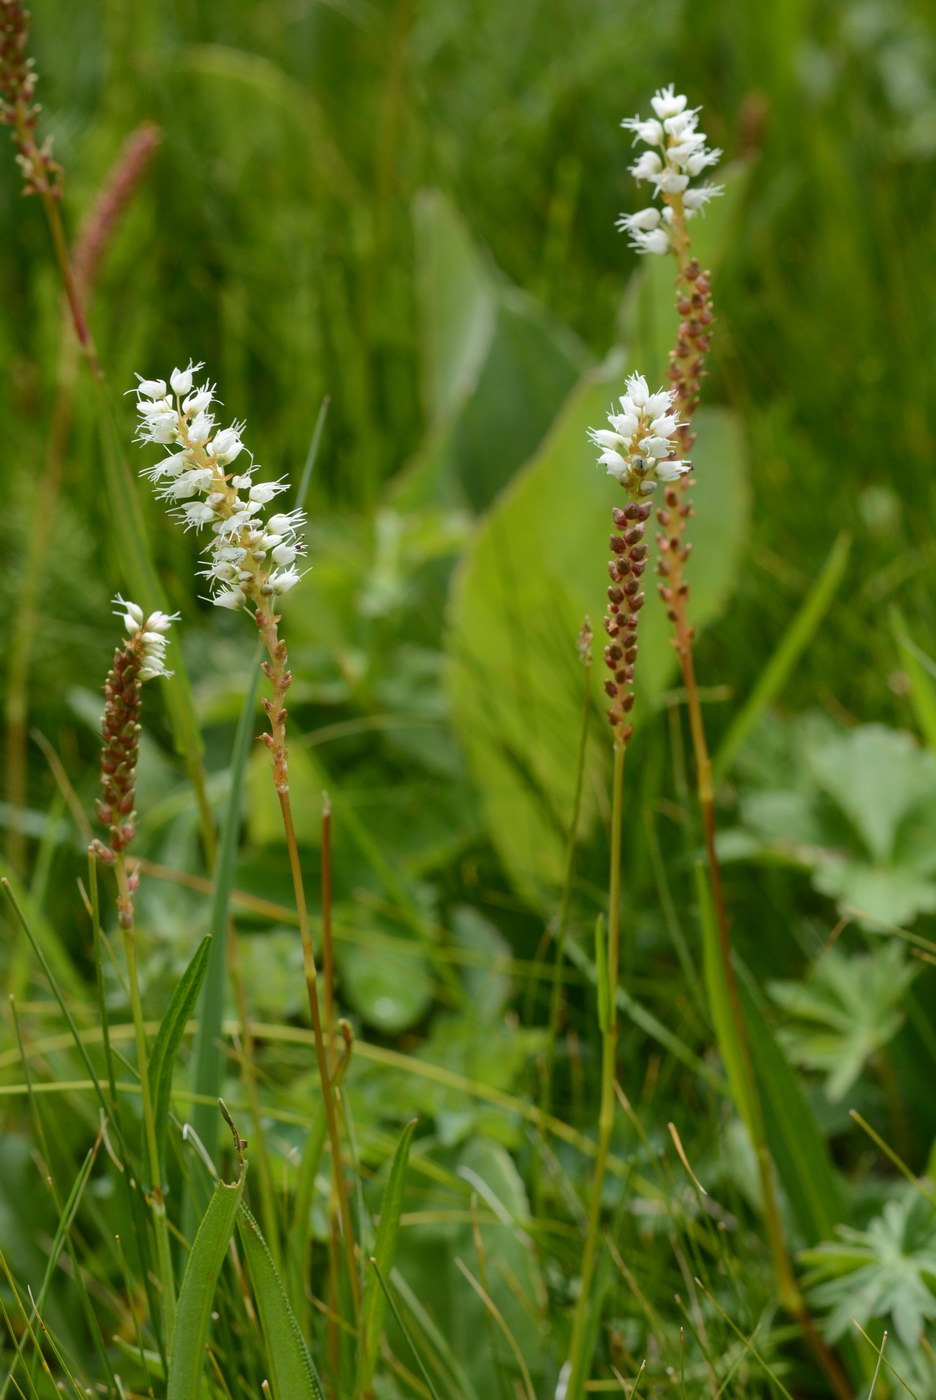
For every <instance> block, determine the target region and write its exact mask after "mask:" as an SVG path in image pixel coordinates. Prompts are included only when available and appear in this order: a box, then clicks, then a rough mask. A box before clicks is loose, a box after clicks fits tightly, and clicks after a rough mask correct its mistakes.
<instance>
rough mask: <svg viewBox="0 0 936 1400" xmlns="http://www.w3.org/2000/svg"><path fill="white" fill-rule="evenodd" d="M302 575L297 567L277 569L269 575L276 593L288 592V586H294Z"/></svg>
mask: <svg viewBox="0 0 936 1400" xmlns="http://www.w3.org/2000/svg"><path fill="white" fill-rule="evenodd" d="M301 577H302V575H301V574H300V572H299V570H298V569H292V568H289V569H277V570H276V572H275V573H274V574H271V575H270V583H271V584H272V585H273V590H274V592H276V593H288V592H289V590H290V588H294V587H295V586H296V584H297V583H298V582H299V580H300V578H301Z"/></svg>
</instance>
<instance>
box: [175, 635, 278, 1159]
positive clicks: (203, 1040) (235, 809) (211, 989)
mask: <svg viewBox="0 0 936 1400" xmlns="http://www.w3.org/2000/svg"><path fill="white" fill-rule="evenodd" d="M259 661H260V649H259V647H258V649H257V654H256V657H255V662H256V664H255V665H254V666H253V668H252V671H251V679H250V684H249V685H248V687H247V693H246V694H245V696H244V703H243V705H242V707H241V712H240V718H239V719H238V722H237V732H236V734H235V736H234V748H233V750H232V753H231V769H230V779H229V787H228V796H227V805H226V806H225V809H224V814H223V816H222V819H221V836H220V842H219V846H218V859H217V865H216V868H215V872H214V886H213V889H212V892H211V917H210V921H209V925H208V927H209V931H210V933H211V952H210V956H209V958H208V967H207V972H206V974H205V982H204V990H203V993H202V999H201V1007H200V1011H199V1017H198V1034H197V1036H196V1038H195V1082H194V1086H193V1087H194V1089H195V1092H196V1094H201V1095H204V1096H205V1098H204V1100H202V1101H201V1102H198V1101H196V1103H195V1106H194V1108H193V1110H192V1126H193V1127H194V1129H195V1131H196V1133H197V1134H198V1136H199V1138H200V1139H201V1142H202V1143H203V1145H204V1147H205V1150H206V1152H207V1153H208V1156H209V1157H212V1158H213V1157H214V1156H215V1155H216V1153H217V1145H218V1114H217V1111H216V1110H215V1109H214V1107H213V1106H212V1105H213V1104H214V1101H215V1099H217V1097H218V1095H219V1094H220V1093H221V1090H222V1088H223V1085H222V1077H223V1074H224V1065H223V1052H222V1044H221V1038H222V1037H221V1023H222V1020H223V1018H224V984H225V978H226V975H227V930H228V910H229V907H230V901H231V890H232V888H233V886H234V874H235V869H236V865H237V848H238V836H239V833H240V815H241V799H242V795H243V790H244V775H245V772H246V769H247V760H248V758H249V756H250V749H251V745H252V742H253V735H254V725H255V722H256V721H255V718H254V716H255V713H256V705H257V692H258V690H259V688H260V675H261V671H260V665H259Z"/></svg>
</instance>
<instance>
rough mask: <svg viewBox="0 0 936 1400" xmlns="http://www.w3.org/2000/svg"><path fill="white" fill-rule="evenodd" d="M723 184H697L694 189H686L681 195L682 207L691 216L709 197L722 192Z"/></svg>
mask: <svg viewBox="0 0 936 1400" xmlns="http://www.w3.org/2000/svg"><path fill="white" fill-rule="evenodd" d="M724 189H725V187H724V185H697V186H696V188H695V189H694V190H686V193H685V194H684V195H683V209H685V211H686V214H687V215H689V216H691V215H692V214H694V213H695V212H696V210H697V209H704V207H705V205H706V204H708V202H709V200H710V199H714V198H715V197H716V195H719V194H722V193H723V192H724Z"/></svg>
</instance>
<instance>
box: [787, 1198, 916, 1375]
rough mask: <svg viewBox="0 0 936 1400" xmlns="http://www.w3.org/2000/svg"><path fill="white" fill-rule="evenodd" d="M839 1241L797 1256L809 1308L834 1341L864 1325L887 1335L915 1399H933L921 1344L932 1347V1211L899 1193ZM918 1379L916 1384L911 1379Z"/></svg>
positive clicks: (890, 1353) (842, 1233) (842, 1232)
mask: <svg viewBox="0 0 936 1400" xmlns="http://www.w3.org/2000/svg"><path fill="white" fill-rule="evenodd" d="M838 1234H839V1239H838V1240H835V1241H827V1242H826V1243H824V1244H821V1245H817V1246H816V1248H815V1249H808V1250H804V1251H803V1254H802V1256H801V1258H802V1260H803V1263H804V1264H806V1266H807V1268H808V1271H809V1272H808V1273H807V1275H806V1280H805V1281H806V1283H807V1285H808V1287H809V1297H810V1301H811V1302H812V1304H813V1305H814V1306H815V1307H817V1308H820V1309H822V1310H823V1311H826V1312H827V1316H826V1319H825V1330H826V1334H827V1335H828V1337H829V1338H830V1339H831V1340H833V1341H834V1340H836V1339H837V1338H839V1337H842V1336H844V1335H845V1334H846V1333H848V1332H850V1331H851V1330H852V1325H853V1324H852V1319H853V1318H855V1319H856V1320H857V1321H858V1322H859V1323H860V1324H861V1325H862V1326H863V1327H868V1326H869V1324H871V1322H872V1320H874V1321H878V1320H880V1321H883V1322H884V1323H885V1324H886V1325H887V1326H888V1329H890V1328H892V1329H893V1331H894V1333H895V1334H896V1338H897V1341H898V1343H899V1348H900V1349H899V1350H897V1351H895V1350H894V1349H892V1348H888V1356H889V1359H890V1360H891V1361H892V1362H893V1363H894V1365H895V1366H896V1368H897V1370H898V1372H900V1373H902V1374H904V1375H906V1377H907V1379H908V1381H909V1382H910V1383H911V1384H917V1385H919V1384H920V1380H922V1389H921V1392H920V1393H921V1394H923V1395H925V1396H930V1395H932V1394H933V1373H932V1370H931V1368H930V1365H929V1362H928V1361H927V1360H926V1358H925V1353H923V1354H921V1345H922V1344H923V1342H924V1340H925V1339H928V1342H929V1346H932V1338H933V1329H932V1327H931V1326H930V1325H929V1324H931V1323H932V1322H933V1321H934V1320H936V1208H934V1206H933V1204H932V1202H931V1201H930V1200H929V1199H928V1198H927V1197H924V1196H921V1195H920V1193H919V1192H918V1191H916V1190H914V1189H913V1188H912V1187H910V1186H907V1187H904V1188H901V1189H900V1191H899V1192H898V1193H896V1194H895V1195H894V1196H893V1198H892V1199H891V1200H889V1201H888V1202H887V1204H886V1205H885V1206H884V1209H883V1210H882V1212H881V1214H880V1215H878V1216H876V1217H875V1218H874V1219H873V1220H872V1221H871V1222H870V1223H869V1225H868V1227H867V1229H865V1230H852V1229H845V1228H841V1229H840V1230H839V1231H838ZM918 1377H919V1378H920V1379H918Z"/></svg>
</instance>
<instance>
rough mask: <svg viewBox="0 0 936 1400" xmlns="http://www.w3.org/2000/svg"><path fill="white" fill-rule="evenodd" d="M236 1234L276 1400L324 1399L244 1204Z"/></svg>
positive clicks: (293, 1317)
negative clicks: (257, 1317)
mask: <svg viewBox="0 0 936 1400" xmlns="http://www.w3.org/2000/svg"><path fill="white" fill-rule="evenodd" d="M237 1234H238V1238H239V1239H240V1242H241V1244H242V1245H243V1247H244V1256H245V1258H246V1260H247V1271H248V1273H249V1274H250V1281H251V1283H252V1284H253V1291H254V1297H255V1298H256V1300H257V1309H258V1311H259V1313H260V1326H261V1327H262V1329H263V1336H264V1340H265V1341H266V1352H267V1359H268V1361H269V1364H270V1373H271V1380H272V1384H273V1394H274V1396H275V1397H276V1400H325V1392H324V1390H323V1389H322V1382H321V1380H320V1379H319V1375H318V1372H317V1371H316V1369H315V1363H314V1361H313V1360H312V1357H311V1356H310V1354H309V1349H308V1347H307V1346H306V1344H305V1341H304V1339H303V1336H302V1333H301V1332H300V1330H299V1324H298V1322H297V1321H296V1315H295V1313H294V1312H293V1310H292V1305H291V1304H290V1302H289V1299H288V1298H287V1296H286V1290H285V1289H284V1288H283V1284H282V1280H281V1279H280V1276H279V1274H278V1273H277V1271H276V1265H275V1264H274V1263H273V1256H272V1254H271V1253H270V1248H269V1245H268V1244H267V1242H266V1240H265V1239H264V1238H263V1235H262V1233H261V1231H260V1226H259V1225H258V1224H257V1222H256V1220H255V1219H254V1217H253V1216H252V1215H251V1213H250V1211H249V1210H248V1209H247V1207H246V1206H245V1205H244V1204H243V1203H241V1207H240V1210H239V1211H238V1213H237Z"/></svg>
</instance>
